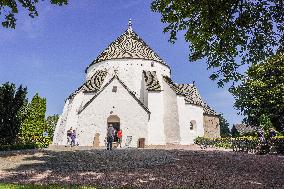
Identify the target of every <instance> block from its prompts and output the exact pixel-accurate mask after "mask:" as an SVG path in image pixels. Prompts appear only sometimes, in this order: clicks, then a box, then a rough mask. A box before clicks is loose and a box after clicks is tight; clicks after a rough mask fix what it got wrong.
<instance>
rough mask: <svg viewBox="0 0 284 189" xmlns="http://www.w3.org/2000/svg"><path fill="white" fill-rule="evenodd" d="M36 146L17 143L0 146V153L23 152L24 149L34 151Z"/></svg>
mask: <svg viewBox="0 0 284 189" xmlns="http://www.w3.org/2000/svg"><path fill="white" fill-rule="evenodd" d="M35 148H38V146H37V145H36V144H34V143H26V144H25V143H18V144H11V145H0V151H8V150H24V149H35Z"/></svg>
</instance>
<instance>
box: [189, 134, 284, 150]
mask: <svg viewBox="0 0 284 189" xmlns="http://www.w3.org/2000/svg"><path fill="white" fill-rule="evenodd" d="M194 143H195V144H198V145H200V146H201V147H202V148H206V147H218V148H231V149H233V151H236V152H251V153H258V154H267V153H269V152H271V150H272V149H275V152H276V153H278V154H284V136H276V137H273V139H271V140H268V141H266V142H261V141H260V140H259V139H258V138H257V137H253V136H244V137H236V138H215V139H214V138H204V137H197V138H196V139H195V140H194Z"/></svg>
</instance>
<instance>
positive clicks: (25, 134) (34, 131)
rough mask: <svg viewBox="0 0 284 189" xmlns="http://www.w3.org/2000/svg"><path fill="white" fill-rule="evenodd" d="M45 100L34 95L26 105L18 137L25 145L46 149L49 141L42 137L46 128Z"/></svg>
mask: <svg viewBox="0 0 284 189" xmlns="http://www.w3.org/2000/svg"><path fill="white" fill-rule="evenodd" d="M45 112H46V99H45V98H41V97H40V96H39V95H38V94H36V95H35V96H34V97H33V98H32V101H31V102H30V103H29V104H28V106H27V109H26V113H25V116H24V119H23V123H22V126H21V131H20V136H21V139H22V140H23V141H24V142H25V143H33V144H36V145H37V146H38V147H46V146H47V145H48V144H49V143H50V141H51V139H50V137H46V136H44V132H45V131H47V129H48V126H47V124H46V121H45Z"/></svg>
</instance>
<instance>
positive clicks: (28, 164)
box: [0, 149, 284, 188]
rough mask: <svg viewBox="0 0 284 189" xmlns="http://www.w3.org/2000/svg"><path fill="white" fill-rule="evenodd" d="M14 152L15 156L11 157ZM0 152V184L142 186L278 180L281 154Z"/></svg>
mask: <svg viewBox="0 0 284 189" xmlns="http://www.w3.org/2000/svg"><path fill="white" fill-rule="evenodd" d="M18 156H20V157H21V158H22V159H21V160H20V161H18V162H17V161H16V160H13V159H15V158H17V157H18ZM0 157H1V161H5V162H0V165H1V166H2V167H4V168H1V169H0V183H26V184H27V183H29V184H59V185H66V184H67V185H91V186H97V187H146V188H172V187H192V188H194V187H197V188H208V187H209V188H247V187H253V188H255V187H265V188H267V187H274V188H281V187H282V186H283V185H284V159H283V157H280V156H256V155H250V154H239V153H238V154H237V153H232V152H217V151H211V152H209V151H184V150H162V149H158V150H154V149H144V150H137V149H129V150H113V151H106V150H68V151H56V150H24V151H13V152H12V151H11V152H7V153H5V154H4V153H0ZM10 160H11V162H10V164H9V161H10ZM13 163H14V164H13ZM5 164H8V165H5ZM5 166H6V167H5Z"/></svg>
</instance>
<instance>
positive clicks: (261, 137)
mask: <svg viewBox="0 0 284 189" xmlns="http://www.w3.org/2000/svg"><path fill="white" fill-rule="evenodd" d="M257 136H258V138H259V140H260V141H261V142H262V143H266V142H267V141H266V139H265V133H264V131H263V130H262V129H258V130H257ZM275 136H276V131H275V130H274V129H273V128H270V129H269V132H268V138H269V140H272V138H273V137H275Z"/></svg>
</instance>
